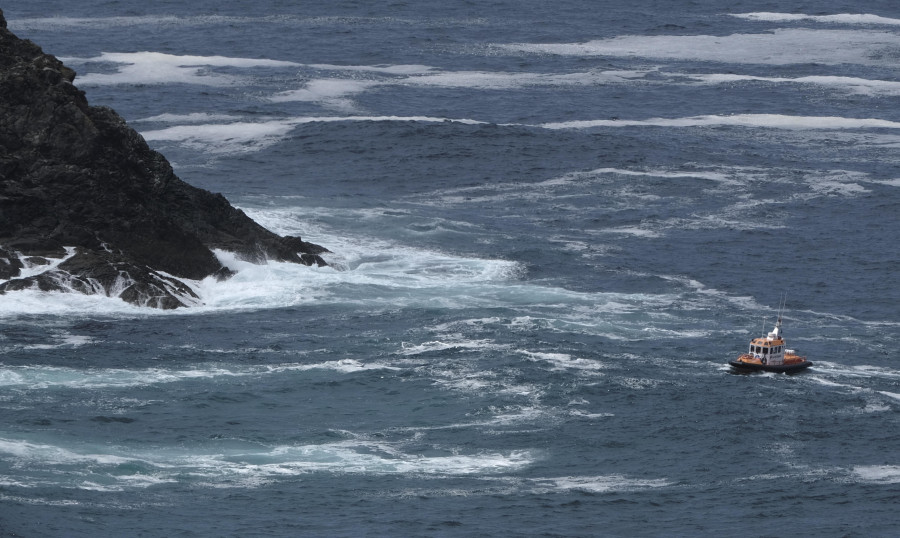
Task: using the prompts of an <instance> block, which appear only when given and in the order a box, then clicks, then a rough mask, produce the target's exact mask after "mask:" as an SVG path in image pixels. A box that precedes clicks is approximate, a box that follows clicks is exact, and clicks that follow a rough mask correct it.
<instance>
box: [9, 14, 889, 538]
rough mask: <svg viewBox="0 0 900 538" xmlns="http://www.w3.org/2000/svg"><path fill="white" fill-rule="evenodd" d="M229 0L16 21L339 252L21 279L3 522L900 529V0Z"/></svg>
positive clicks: (177, 152) (92, 87)
mask: <svg viewBox="0 0 900 538" xmlns="http://www.w3.org/2000/svg"><path fill="white" fill-rule="evenodd" d="M220 4H221V3H216V2H193V3H190V5H176V4H169V3H163V4H159V3H152V4H151V5H146V3H136V2H130V1H127V2H99V1H98V2H86V3H77V4H74V3H70V2H60V1H53V0H46V1H38V2H34V1H29V2H25V1H16V0H13V1H7V2H6V3H4V5H3V6H2V8H3V9H4V12H5V14H6V17H7V19H8V20H9V26H10V29H12V30H13V31H14V32H16V33H17V34H19V35H20V36H22V37H27V38H30V39H32V40H34V41H36V42H37V43H39V44H41V45H42V46H43V48H44V49H45V50H46V51H47V52H50V53H52V54H55V55H57V56H59V57H61V58H63V59H64V60H65V61H66V63H67V64H69V65H71V66H72V67H74V68H75V69H76V71H77V72H78V74H79V75H78V78H77V79H76V84H78V85H79V87H81V88H82V89H84V90H85V91H86V93H87V96H88V98H89V99H90V101H91V103H92V104H95V105H100V104H103V105H108V106H112V107H114V108H115V109H116V110H117V111H118V112H119V113H121V114H122V115H123V116H124V117H125V118H126V119H127V120H128V121H129V123H130V124H131V125H132V126H134V127H135V128H136V129H137V130H139V131H140V132H141V133H142V134H143V135H144V137H145V138H146V139H147V141H148V142H149V143H150V144H151V145H152V146H153V147H155V148H156V149H159V150H160V151H162V152H163V153H164V154H165V155H166V156H167V157H168V158H169V159H170V160H171V161H172V162H173V164H174V165H175V168H176V171H177V173H178V174H179V175H180V176H181V177H182V178H183V179H185V180H186V181H188V182H190V183H192V184H195V185H198V186H201V187H204V188H207V189H210V190H213V191H216V192H222V193H223V194H225V196H226V197H228V198H229V200H231V202H232V203H233V204H235V205H237V206H239V207H241V208H242V209H243V210H244V211H245V212H247V213H248V214H249V215H250V216H252V217H253V218H254V219H256V220H257V221H259V222H260V223H262V224H264V225H265V226H267V227H269V228H270V229H272V230H274V231H276V232H278V233H290V234H294V235H302V236H303V237H304V239H307V240H310V241H314V242H316V243H320V244H322V245H325V246H327V247H329V248H330V249H331V250H332V251H333V252H332V254H330V255H329V258H328V259H329V261H330V262H331V264H332V266H331V267H327V268H308V267H298V266H293V265H287V264H280V263H270V264H268V265H265V266H254V265H250V264H246V263H244V262H241V261H239V260H236V259H234V257H233V256H231V255H230V254H229V253H227V252H220V253H218V255H219V256H220V258H221V259H222V260H223V261H224V262H225V263H227V264H228V265H229V266H230V267H232V268H233V269H236V270H238V274H237V276H236V277H234V278H233V279H231V280H230V281H228V282H224V283H216V282H213V281H203V282H196V283H194V286H195V289H196V290H197V292H198V294H199V295H200V296H201V297H202V299H203V302H204V305H203V306H199V307H196V308H193V309H190V310H182V311H178V312H157V311H148V310H144V309H138V308H135V307H132V306H130V305H126V304H124V303H122V302H121V301H118V300H114V299H109V298H105V297H88V296H82V295H77V294H43V293H38V292H19V293H12V294H8V295H6V296H2V297H0V529H2V531H3V532H4V533H6V534H10V535H13V534H15V535H23V536H42V535H46V536H52V535H67V536H96V535H104V534H105V535H138V534H141V535H158V536H173V535H183V536H193V535H223V536H230V535H234V536H253V535H340V536H350V535H360V534H371V535H437V536H472V535H527V534H536V535H540V534H547V535H596V534H607V535H671V534H676V535H694V534H701V535H784V534H794V535H810V536H811V535H816V536H822V535H826V536H845V535H849V536H889V535H892V534H893V533H895V532H896V527H897V525H898V524H900V518H898V516H897V515H896V502H897V498H898V494H900V453H898V450H897V446H898V441H900V434H898V414H897V412H898V409H900V368H898V366H897V363H896V360H895V355H896V352H897V351H898V348H900V330H898V327H900V316H898V310H897V305H898V304H900V291H898V289H900V286H898V285H897V284H898V280H897V276H896V275H897V267H900V265H898V264H900V259H898V258H900V257H898V252H900V249H898V247H897V244H896V235H897V232H898V228H900V227H898V224H900V221H898V214H900V203H898V201H900V195H898V188H900V179H898V178H900V170H898V158H897V155H898V153H897V151H898V147H900V112H898V110H900V107H898V106H897V105H898V98H900V82H898V72H897V68H896V65H897V61H898V51H900V10H898V8H897V7H896V6H894V5H893V4H892V3H889V2H868V3H866V6H865V9H863V8H858V10H857V11H854V12H849V11H847V8H846V7H845V6H844V5H843V4H833V5H830V4H828V3H825V4H817V5H816V6H815V7H803V6H799V7H798V8H797V11H793V10H791V12H789V13H788V12H785V8H784V7H783V6H779V5H778V3H773V2H744V3H741V4H740V6H739V7H736V8H729V7H727V6H723V5H721V3H718V2H675V3H671V2H644V3H637V4H634V3H629V4H627V5H626V4H624V3H620V2H590V3H589V2H576V1H571V2H555V3H552V4H545V3H539V2H524V3H523V2H519V3H512V4H510V3H502V2H495V3H488V4H483V3H482V4H471V5H456V4H453V3H450V4H447V3H432V2H417V3H414V4H391V5H368V4H367V5H361V4H357V3H351V2H345V3H334V4H327V5H317V4H315V3H301V4H299V5H294V4H291V5H287V4H284V3H281V2H267V1H262V2H255V3H253V5H248V6H238V5H220ZM784 293H786V294H787V308H786V311H785V313H784V318H785V321H784V323H785V332H786V336H787V339H788V344H789V346H790V347H793V348H796V349H797V350H798V351H799V352H801V353H802V354H805V355H807V356H809V358H810V359H811V360H813V361H814V362H815V366H814V368H813V369H811V370H809V371H807V372H805V373H803V374H799V375H793V376H786V375H775V374H752V375H737V374H734V373H732V372H731V371H729V368H728V367H727V364H726V361H727V360H728V359H729V358H731V357H733V356H734V355H735V354H737V353H739V352H741V351H742V350H743V349H744V347H745V345H746V342H747V340H749V338H751V337H753V336H757V335H759V334H760V333H761V332H762V331H763V330H769V329H771V325H772V323H774V320H775V310H776V307H777V304H778V301H779V298H780V297H781V295H782V294H784Z"/></svg>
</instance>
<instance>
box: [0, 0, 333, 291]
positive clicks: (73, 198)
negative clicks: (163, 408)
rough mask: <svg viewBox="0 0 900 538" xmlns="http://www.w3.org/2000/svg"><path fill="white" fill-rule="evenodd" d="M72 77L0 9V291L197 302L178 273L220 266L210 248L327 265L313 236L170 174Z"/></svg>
mask: <svg viewBox="0 0 900 538" xmlns="http://www.w3.org/2000/svg"><path fill="white" fill-rule="evenodd" d="M74 80H75V72H74V71H72V70H71V69H69V68H68V67H66V66H65V65H63V64H62V62H60V61H59V60H58V59H57V58H55V57H53V56H51V55H48V54H44V52H43V51H42V50H41V48H40V47H38V46H37V45H35V44H34V43H32V42H30V41H28V40H22V39H19V38H18V37H16V36H15V35H13V34H12V33H11V32H9V31H8V30H7V28H6V20H5V19H4V18H3V12H2V11H0V293H4V292H8V291H12V290H20V289H25V288H36V289H41V290H61V291H62V290H65V291H80V292H84V293H104V294H107V295H110V296H117V297H121V298H122V299H124V300H125V301H128V302H131V303H135V304H141V305H147V306H153V307H159V308H174V307H179V306H186V305H190V304H194V303H196V302H199V300H198V299H197V298H196V296H195V295H194V294H193V292H192V291H191V289H190V287H189V286H187V285H186V284H185V283H184V282H182V281H181V280H179V279H195V280H196V279H202V278H205V277H207V276H210V275H217V276H219V277H223V278H225V277H227V276H229V275H230V272H229V271H228V270H227V269H226V268H224V267H223V266H222V265H221V263H220V262H219V261H218V259H217V258H216V256H215V255H214V254H213V252H212V249H223V250H228V251H232V252H234V253H236V254H237V255H238V256H239V257H241V258H243V259H246V260H249V261H254V262H264V261H265V260H268V259H272V260H280V261H288V262H295V263H301V264H305V265H312V264H317V265H320V266H321V265H326V263H325V261H324V260H323V259H322V258H321V257H320V256H319V254H321V253H323V252H326V249H324V248H323V247H320V246H318V245H315V244H312V243H308V242H305V241H302V240H301V239H300V238H299V237H292V236H287V237H281V236H278V235H277V234H275V233H273V232H271V231H269V230H267V229H265V228H263V227H262V226H260V225H259V224H257V223H256V222H254V221H253V220H251V219H250V218H249V217H247V216H246V215H245V214H244V213H243V212H242V211H240V210H239V209H236V208H234V207H233V206H231V204H229V203H228V201H227V200H226V199H225V198H224V197H223V196H222V195H220V194H213V193H211V192H209V191H205V190H203V189H199V188H196V187H193V186H191V185H188V184H187V183H185V182H184V181H182V180H181V179H179V178H178V177H177V176H176V175H175V174H174V172H173V171H172V167H171V166H170V165H169V163H168V161H166V159H165V158H164V157H163V156H162V155H160V154H159V153H157V152H156V151H153V150H151V149H150V148H149V146H148V145H147V143H146V142H145V141H144V139H143V138H142V137H141V135H140V134H138V133H137V132H136V131H134V130H133V129H131V128H130V127H128V125H127V124H126V123H125V121H124V120H123V119H122V118H121V117H120V116H119V115H118V114H116V113H115V112H114V111H113V110H112V109H109V108H106V107H95V106H89V105H88V102H87V99H86V98H85V95H84V92H82V91H81V90H79V89H78V88H77V87H75V85H73V81H74ZM66 247H74V250H73V249H71V248H70V249H69V250H66ZM61 258H65V260H64V261H63V262H62V263H59V260H60V259H61ZM42 265H43V266H46V267H47V270H46V271H41V270H40V269H41V266H42Z"/></svg>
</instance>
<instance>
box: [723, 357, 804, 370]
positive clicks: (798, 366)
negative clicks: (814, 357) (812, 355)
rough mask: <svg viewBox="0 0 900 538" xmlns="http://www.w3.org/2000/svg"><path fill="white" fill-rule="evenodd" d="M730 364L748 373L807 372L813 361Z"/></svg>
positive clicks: (729, 362) (736, 362)
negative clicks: (775, 363)
mask: <svg viewBox="0 0 900 538" xmlns="http://www.w3.org/2000/svg"><path fill="white" fill-rule="evenodd" d="M728 364H730V365H731V366H732V368H736V369H738V370H743V371H747V372H754V371H764V372H781V373H788V372H799V371H800V370H805V369H807V368H809V367H810V366H812V364H813V363H812V361H801V362H794V363H790V364H779V365H774V364H759V363H753V362H743V361H740V360H734V361H728Z"/></svg>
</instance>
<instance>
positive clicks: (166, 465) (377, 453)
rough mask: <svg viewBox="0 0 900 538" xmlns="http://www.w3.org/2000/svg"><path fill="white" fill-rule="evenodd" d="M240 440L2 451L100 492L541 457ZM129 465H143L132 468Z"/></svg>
mask: <svg viewBox="0 0 900 538" xmlns="http://www.w3.org/2000/svg"><path fill="white" fill-rule="evenodd" d="M231 444H232V445H234V444H235V443H234V442H232V443H231ZM237 444H239V445H244V446H227V445H225V446H221V447H219V448H217V449H213V451H209V450H201V449H189V448H185V447H181V446H179V447H162V448H156V449H152V450H147V449H132V448H128V447H122V446H104V447H88V446H85V447H73V448H63V447H60V446H56V445H52V444H47V443H39V442H32V441H26V440H21V439H2V438H0V455H3V457H4V459H7V460H12V461H13V462H14V464H15V465H20V466H25V467H26V468H40V469H43V470H44V471H46V470H55V471H58V472H57V473H55V475H56V476H58V477H59V478H58V479H55V480H54V481H56V480H65V481H66V482H63V483H58V482H57V483H56V484H53V483H49V484H47V483H46V482H47V479H46V478H44V477H41V478H36V479H37V480H38V481H40V482H41V483H44V485H56V486H64V487H75V488H78V489H86V490H95V491H121V490H123V489H126V488H146V487H149V486H152V485H155V484H160V483H167V482H190V483H198V482H199V483H201V484H206V485H209V486H212V487H254V486H259V485H261V484H265V483H267V482H268V481H271V480H274V479H278V478H281V477H286V476H297V475H303V474H307V473H334V474H371V475H390V474H404V475H425V476H436V477H443V476H465V475H485V474H502V473H508V472H514V471H517V470H520V469H522V468H524V467H526V466H528V465H530V464H532V463H533V462H534V461H535V456H534V455H533V454H532V453H531V452H530V451H528V450H513V451H507V452H488V451H483V452H477V453H470V454H455V453H448V454H447V455H441V456H422V455H419V454H416V453H407V452H405V451H404V450H403V449H402V443H401V444H395V443H388V442H369V441H365V440H347V441H338V442H335V443H326V444H307V445H276V446H262V445H258V444H251V443H244V442H240V443H237ZM128 466H132V467H134V468H135V470H134V471H133V472H132V473H127V472H126V471H125V469H126V468H127V467H128ZM25 482H26V483H27V481H25Z"/></svg>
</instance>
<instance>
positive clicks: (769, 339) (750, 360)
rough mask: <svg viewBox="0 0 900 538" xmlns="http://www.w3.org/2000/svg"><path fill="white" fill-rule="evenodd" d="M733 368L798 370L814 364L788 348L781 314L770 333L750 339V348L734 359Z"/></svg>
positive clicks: (771, 370) (779, 370)
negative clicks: (782, 328)
mask: <svg viewBox="0 0 900 538" xmlns="http://www.w3.org/2000/svg"><path fill="white" fill-rule="evenodd" d="M728 364H730V365H731V366H732V367H733V368H735V369H737V370H742V371H753V370H763V371H766V372H785V373H787V372H798V371H800V370H804V369H806V368H809V367H810V366H812V362H810V361H808V360H806V357H801V356H800V355H797V353H796V352H795V351H794V350H793V349H787V346H786V344H785V341H784V335H782V333H781V315H779V316H778V321H776V322H775V328H774V329H772V332H770V333H769V334H768V335H766V336H763V337H761V338H754V339H753V340H750V350H749V351H748V352H747V353H744V354H742V355H741V356H740V357H738V358H737V359H735V360H733V361H728Z"/></svg>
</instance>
